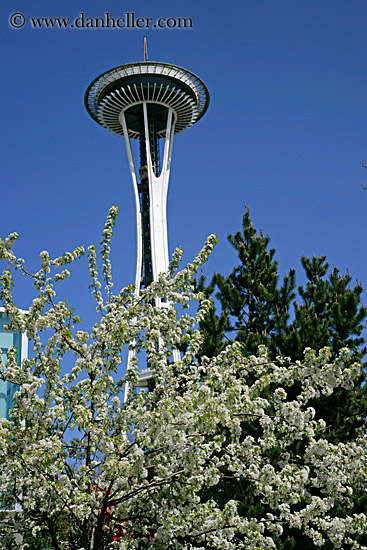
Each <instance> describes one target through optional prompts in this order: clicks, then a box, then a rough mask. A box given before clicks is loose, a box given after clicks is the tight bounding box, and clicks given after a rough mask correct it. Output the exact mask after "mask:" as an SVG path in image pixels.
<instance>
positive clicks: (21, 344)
mask: <svg viewBox="0 0 367 550" xmlns="http://www.w3.org/2000/svg"><path fill="white" fill-rule="evenodd" d="M7 324H8V319H7V317H6V316H5V313H4V311H3V310H2V308H0V353H1V356H0V357H1V361H2V363H3V364H5V362H6V358H7V355H8V350H9V348H11V347H13V346H15V347H16V348H17V349H18V363H19V364H20V361H22V360H23V359H25V358H26V357H27V352H28V341H27V337H26V335H25V334H15V333H13V332H6V331H5V329H4V326H5V325H7ZM17 389H18V385H17V384H12V383H11V382H7V381H5V380H0V418H8V415H9V409H10V408H11V403H12V399H13V395H14V393H15V392H16V391H17Z"/></svg>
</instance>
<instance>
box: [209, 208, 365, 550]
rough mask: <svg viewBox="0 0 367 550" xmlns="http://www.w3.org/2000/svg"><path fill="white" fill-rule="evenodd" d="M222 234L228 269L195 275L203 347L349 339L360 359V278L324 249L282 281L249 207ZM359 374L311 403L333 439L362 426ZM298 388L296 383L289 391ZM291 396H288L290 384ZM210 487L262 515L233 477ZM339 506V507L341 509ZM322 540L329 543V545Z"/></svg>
mask: <svg viewBox="0 0 367 550" xmlns="http://www.w3.org/2000/svg"><path fill="white" fill-rule="evenodd" d="M228 240H229V242H230V243H231V245H232V246H233V247H234V248H235V250H236V252H237V255H238V260H239V263H238V265H237V266H236V267H234V268H233V270H232V272H231V273H230V274H229V275H228V276H227V277H224V276H223V275H220V274H218V273H215V274H214V276H213V277H212V280H211V282H210V284H209V285H207V286H206V285H205V277H204V276H203V275H202V276H201V279H200V281H199V283H198V287H199V288H200V289H201V290H203V291H204V292H205V293H206V296H207V297H210V298H211V299H212V300H213V310H212V311H211V313H210V315H209V316H208V317H207V318H206V319H205V320H204V321H203V323H202V324H201V326H200V328H201V330H202V332H203V334H204V341H203V347H202V353H203V355H207V356H209V357H210V356H212V355H214V354H216V353H218V352H219V351H221V350H222V349H223V348H224V347H225V346H226V345H227V344H228V342H229V341H232V340H238V341H240V342H242V344H243V349H244V353H246V354H252V353H256V352H257V349H258V346H259V345H260V344H265V345H266V346H267V347H268V349H269V354H270V358H272V359H275V357H276V355H277V354H278V353H282V354H283V355H286V356H289V357H290V358H291V360H297V359H301V358H302V357H303V351H304V349H305V348H306V347H310V348H312V349H314V350H316V351H319V350H320V349H321V348H323V347H324V346H329V347H330V348H331V349H332V352H333V356H335V355H336V354H337V353H338V351H339V350H340V349H341V348H342V347H348V348H349V349H350V350H351V355H350V361H356V360H358V361H362V360H363V358H364V356H365V354H366V347H365V343H366V340H365V337H364V336H363V329H364V327H365V320H366V317H367V308H366V307H364V306H363V304H362V302H361V294H362V291H363V289H362V286H361V284H360V283H359V282H357V284H356V286H354V287H353V286H351V276H350V274H349V273H347V274H346V275H341V274H340V272H339V270H338V269H337V268H336V267H334V268H333V269H332V270H331V271H330V270H329V264H328V263H327V261H326V257H325V256H322V257H319V258H317V257H313V258H308V257H302V258H301V265H302V268H303V270H304V274H305V277H306V283H305V284H304V285H303V286H302V285H300V286H298V288H297V291H296V275H295V270H294V269H291V270H290V271H289V273H288V274H287V275H286V276H285V277H284V279H283V280H282V281H281V282H280V281H279V273H278V263H277V261H276V259H275V250H274V249H273V248H269V243H270V238H269V236H268V235H266V236H264V235H263V234H262V232H261V231H260V232H257V231H256V229H255V228H254V226H253V223H252V220H251V217H250V213H249V210H248V208H247V207H246V209H245V213H244V215H243V220H242V231H241V232H237V233H235V234H234V235H229V237H228ZM214 303H216V304H217V307H218V309H219V313H218V312H217V311H216V308H215V307H214ZM365 381H366V376H365V373H364V374H361V375H360V377H359V380H358V381H357V384H356V387H355V388H354V389H352V390H345V389H337V390H336V391H335V392H334V393H333V394H332V395H331V396H329V397H326V396H322V397H319V398H318V399H315V400H314V402H313V403H310V405H312V406H313V407H314V408H315V410H316V416H317V417H318V418H323V419H324V420H325V421H326V424H327V432H326V437H327V438H328V439H329V440H330V441H332V442H333V443H338V442H347V441H348V440H352V439H354V438H355V437H356V436H357V434H358V433H359V431H360V430H361V429H366V427H367V423H366V417H367V384H365ZM296 391H297V388H296V387H294V388H293V392H296ZM289 396H290V397H292V388H290V394H289ZM248 429H249V433H251V431H253V430H252V428H251V426H248ZM255 431H256V430H255ZM252 435H255V437H256V434H252ZM257 435H258V436H259V434H257ZM290 450H291V449H290ZM293 452H294V455H297V454H300V453H302V450H301V449H296V448H295V449H293ZM211 491H215V493H216V494H215V498H218V496H220V493H221V492H222V493H223V495H225V494H228V492H231V494H232V495H233V498H234V499H236V500H237V501H238V502H239V503H241V508H242V513H243V514H244V515H246V516H247V517H261V516H263V515H264V513H266V510H265V509H264V507H263V506H262V505H261V503H259V501H258V499H256V496H255V495H254V494H253V491H251V487H243V486H240V485H239V483H238V481H235V480H230V479H226V478H223V480H221V482H220V483H219V484H218V486H217V487H216V488H215V489H211ZM211 491H209V492H211ZM207 498H210V494H208V495H207ZM366 504H367V502H366V496H365V495H364V494H361V495H355V497H354V510H353V511H354V512H357V513H358V512H363V511H364V508H365V506H366ZM349 511H350V510H349ZM345 512H348V511H347V510H345ZM340 514H341V515H343V511H340ZM299 537H300V535H299V533H298V532H296V531H294V532H292V530H290V529H288V530H287V531H284V533H283V535H282V536H281V537H280V538H279V540H277V541H276V544H277V548H278V549H279V550H280V549H281V550H293V549H295V548H302V549H303V550H312V549H314V548H315V547H314V545H313V543H312V542H311V541H310V540H309V539H308V538H307V537H303V538H302V540H301V539H300V538H299ZM325 548H326V549H327V550H328V549H329V546H327V547H326V546H325Z"/></svg>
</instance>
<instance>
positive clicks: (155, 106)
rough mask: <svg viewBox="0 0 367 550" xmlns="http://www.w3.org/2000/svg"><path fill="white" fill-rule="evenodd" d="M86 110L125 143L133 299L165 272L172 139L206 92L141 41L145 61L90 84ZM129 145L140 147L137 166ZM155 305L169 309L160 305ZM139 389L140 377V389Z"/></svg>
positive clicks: (194, 116)
mask: <svg viewBox="0 0 367 550" xmlns="http://www.w3.org/2000/svg"><path fill="white" fill-rule="evenodd" d="M85 106H86V109H87V111H88V113H89V114H90V116H91V117H92V118H93V119H94V120H95V121H96V122H98V124H100V125H101V126H103V127H104V128H106V129H107V130H109V131H110V132H112V133H114V134H116V135H118V136H123V138H124V140H125V146H126V151H127V156H128V162H129V169H130V175H131V180H132V183H133V188H134V195H135V205H136V231H137V257H136V276H135V294H136V295H137V296H138V295H139V293H140V291H141V289H142V288H146V287H147V286H148V285H149V284H150V283H151V282H153V281H156V280H158V275H159V274H160V273H162V272H165V271H167V270H168V265H169V256H168V236H167V191H168V182H169V175H170V168H171V157H172V144H173V137H174V136H175V135H177V134H179V133H180V132H183V131H184V130H186V129H188V128H190V126H192V125H193V124H195V123H196V122H197V121H198V120H199V119H200V118H201V117H202V116H203V115H204V113H205V112H206V110H207V109H208V106H209V92H208V89H207V87H206V86H205V84H204V82H203V81H202V80H201V79H200V78H198V77H197V76H196V75H194V74H193V73H191V72H190V71H188V70H186V69H183V68H181V67H178V66H176V65H171V64H169V63H162V62H155V61H148V49H147V41H146V36H145V37H144V61H142V62H136V63H128V64H126V65H120V66H118V67H115V68H113V69H110V70H108V71H106V72H105V73H102V74H101V75H100V76H98V77H97V78H95V79H94V80H93V82H92V83H91V84H90V86H89V87H88V89H87V91H86V94H85ZM131 140H138V141H139V155H138V156H139V159H138V162H139V163H138V164H137V162H136V160H135V159H134V157H133V151H132V147H131ZM156 305H158V306H160V307H169V304H165V303H163V302H162V303H159V304H156ZM133 353H134V352H133V350H130V351H129V357H130V358H131V356H132V354H133ZM177 353H178V352H177ZM178 358H179V356H178ZM174 359H177V358H175V357H174ZM128 361H129V360H128ZM148 370H149V369H148ZM149 376H150V375H149V373H148V374H147V376H146V378H147V379H148V378H149ZM144 384H145V381H144V376H143V375H142V376H141V380H140V385H141V386H142V387H143V386H144ZM145 385H146V384H145Z"/></svg>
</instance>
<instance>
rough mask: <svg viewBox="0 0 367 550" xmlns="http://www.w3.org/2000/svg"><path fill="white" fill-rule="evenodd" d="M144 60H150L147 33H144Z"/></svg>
mask: <svg viewBox="0 0 367 550" xmlns="http://www.w3.org/2000/svg"><path fill="white" fill-rule="evenodd" d="M144 61H148V44H147V35H146V34H145V35H144Z"/></svg>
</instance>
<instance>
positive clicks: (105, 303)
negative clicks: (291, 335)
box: [0, 209, 367, 550]
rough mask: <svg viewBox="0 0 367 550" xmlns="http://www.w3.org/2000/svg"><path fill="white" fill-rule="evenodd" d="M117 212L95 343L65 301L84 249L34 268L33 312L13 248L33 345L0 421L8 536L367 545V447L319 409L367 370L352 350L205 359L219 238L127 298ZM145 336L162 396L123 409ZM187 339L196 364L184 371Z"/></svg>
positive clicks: (9, 303)
mask: <svg viewBox="0 0 367 550" xmlns="http://www.w3.org/2000/svg"><path fill="white" fill-rule="evenodd" d="M116 215H117V209H112V210H111V211H110V214H109V217H108V219H107V224H106V228H105V231H104V233H103V238H102V252H101V256H102V264H103V268H102V273H103V276H104V281H105V286H104V288H103V285H102V284H101V282H100V281H99V278H98V269H97V250H96V248H95V247H94V246H91V247H89V249H88V250H89V266H90V273H91V278H92V283H91V288H92V292H93V294H94V296H95V299H96V303H97V309H98V311H99V312H100V314H101V318H100V321H99V322H98V323H97V324H96V325H95V326H94V327H93V328H92V330H91V332H90V334H89V333H87V332H85V331H81V330H76V329H75V325H76V323H78V321H79V318H78V317H76V316H75V315H74V313H73V312H72V310H71V308H70V307H69V306H68V305H67V304H66V303H65V302H63V301H61V302H57V300H56V291H55V288H54V284H55V282H57V281H58V280H60V276H58V273H57V269H58V268H59V267H60V266H63V265H65V264H66V263H70V262H71V261H73V260H74V259H76V258H77V257H80V256H81V255H82V254H83V249H81V248H78V249H77V250H76V251H74V253H71V255H70V256H69V255H64V256H63V257H62V258H58V259H56V260H51V259H50V257H49V255H48V254H47V253H42V254H41V270H40V271H39V272H37V273H36V274H34V275H30V276H31V277H33V280H34V283H35V286H36V288H37V291H38V296H37V297H36V298H35V300H34V301H33V304H32V306H31V308H30V313H29V315H26V316H22V315H21V312H19V311H18V309H17V308H16V306H15V305H14V303H13V299H12V284H11V281H12V278H11V273H10V269H11V268H20V269H23V262H22V261H21V260H20V259H17V258H16V257H15V255H14V254H13V252H12V251H11V247H12V244H13V242H14V240H15V237H14V235H13V236H10V237H9V238H8V240H6V241H0V258H2V259H4V260H6V261H7V262H8V265H9V269H7V270H5V272H4V273H3V276H2V278H1V284H2V290H1V297H2V300H3V303H4V307H5V309H6V312H7V314H8V315H9V317H10V324H11V326H12V327H13V328H14V327H15V328H18V329H21V330H23V331H27V332H28V335H29V336H30V337H31V338H32V339H33V343H34V353H33V358H32V359H28V360H26V361H23V363H22V365H21V366H18V364H17V361H16V354H15V350H14V352H13V353H10V354H9V358H8V362H7V364H6V366H5V367H4V373H3V374H2V375H4V376H6V377H7V379H9V380H12V381H14V382H16V383H18V384H20V389H19V391H18V392H17V394H16V396H15V400H14V406H13V409H12V411H11V415H10V420H9V421H4V422H1V423H0V463H1V464H2V469H1V472H0V492H1V495H2V497H1V498H2V501H3V504H4V505H8V506H11V507H14V506H15V504H18V505H20V506H21V508H22V512H21V513H18V514H13V515H12V516H10V517H6V518H5V519H4V520H3V521H4V523H3V533H2V536H3V537H4V540H5V539H6V537H7V536H8V535H7V533H10V534H11V533H12V532H14V531H18V532H22V533H24V534H27V533H28V534H31V533H33V536H38V537H42V536H44V535H46V534H47V535H48V536H49V540H52V544H53V545H54V546H53V547H54V548H55V549H56V550H66V549H67V548H68V547H69V543H68V541H73V548H74V547H75V548H77V547H78V548H80V549H85V550H87V549H88V550H97V549H100V548H104V549H109V548H111V549H112V548H114V549H115V548H116V549H120V550H122V549H141V548H145V549H150V548H152V549H153V548H154V549H157V548H158V549H162V550H167V548H172V549H187V550H189V549H191V548H202V549H205V548H218V549H226V550H234V549H250V548H254V549H255V548H256V549H264V550H268V549H270V548H276V546H277V541H279V540H281V539H282V534H283V533H284V532H285V531H286V530H289V529H292V530H293V531H298V532H299V533H300V534H302V536H304V537H309V539H310V541H312V542H313V544H314V545H315V547H320V548H321V547H323V545H324V544H326V543H327V542H328V544H330V545H331V547H333V548H341V549H342V548H353V549H360V550H362V549H364V550H366V548H367V546H366V545H365V543H364V541H365V540H366V537H367V517H366V515H365V514H363V513H356V512H355V510H354V508H353V506H354V502H355V501H354V495H356V494H363V491H364V490H365V488H366V484H367V459H366V440H365V439H363V438H362V437H361V438H360V439H359V440H356V441H354V442H351V443H348V445H346V444H331V443H330V442H328V441H327V439H326V438H325V423H324V422H323V420H322V419H320V418H316V417H315V410H314V409H313V408H312V407H311V406H310V401H311V400H312V399H314V398H315V397H317V396H319V395H321V394H330V393H331V392H333V390H334V388H336V387H337V386H340V385H342V386H347V387H349V386H350V385H351V384H352V383H353V379H354V378H356V376H358V372H359V369H360V368H361V366H360V365H353V366H351V367H345V364H346V354H347V353H348V351H347V350H342V352H341V354H340V356H339V357H338V358H337V359H336V360H333V361H331V359H330V354H329V352H328V350H327V349H325V350H322V351H321V352H320V353H319V354H315V353H314V352H313V351H312V350H306V351H305V358H304V360H303V361H299V362H296V363H292V362H291V361H290V360H289V359H287V358H283V357H279V358H278V359H277V361H269V359H268V357H267V352H266V350H265V349H264V348H260V350H259V354H258V356H251V357H249V358H246V357H245V356H244V354H243V353H242V348H241V345H240V344H239V343H234V344H232V345H229V346H228V347H227V348H226V349H225V350H224V351H223V352H222V353H221V354H220V355H218V356H217V357H214V358H210V359H209V358H206V357H204V358H203V359H202V360H201V361H200V362H199V361H197V360H195V357H197V355H198V352H199V350H200V342H201V335H200V332H199V331H198V329H197V326H198V322H199V320H200V319H202V318H203V316H204V315H205V313H206V312H207V311H208V309H209V308H210V302H209V301H207V300H204V297H203V296H202V295H200V294H197V293H195V292H194V289H193V286H192V278H193V275H194V274H195V272H197V270H198V269H199V267H200V266H201V264H202V263H203V262H204V261H206V259H207V258H208V256H209V255H210V253H211V251H212V249H213V247H214V245H215V242H216V237H215V236H211V237H209V238H208V241H207V243H206V245H205V246H204V248H203V250H202V251H201V252H200V253H199V254H198V256H197V258H196V259H195V260H194V262H192V263H191V264H189V265H188V266H187V267H185V268H184V269H182V270H181V271H177V269H178V263H179V259H180V256H181V253H180V251H177V252H176V253H175V256H174V259H173V261H172V262H171V266H170V272H169V273H166V274H162V275H161V276H160V279H159V281H158V282H155V283H153V284H152V285H151V286H150V287H149V288H148V289H146V290H144V291H143V292H142V294H141V296H139V297H138V298H137V297H135V296H134V292H133V287H129V288H127V289H123V290H122V291H121V292H119V293H117V294H113V293H112V276H111V266H110V263H109V245H110V240H111V235H112V229H113V226H114V223H115V219H116ZM54 271H56V273H55V274H54V273H53V272H54ZM65 276H66V275H65ZM62 278H65V277H63V276H62V277H61V279H62ZM160 298H165V299H167V300H168V301H169V302H170V303H171V304H178V305H180V307H181V306H184V307H185V306H187V305H188V303H189V302H190V301H192V300H201V302H200V303H201V306H200V308H199V311H198V312H197V314H196V315H194V316H190V315H187V314H185V315H181V316H179V315H178V314H177V310H176V308H175V307H172V308H159V307H156V306H155V305H154V304H155V300H157V299H160ZM45 332H47V341H45V338H44V336H43V334H44V333H45ZM158 339H159V342H160V345H159V347H158V346H157V341H158ZM132 342H135V345H136V349H137V350H138V351H139V350H143V351H145V355H146V357H147V359H148V363H149V367H150V368H151V369H153V370H154V371H155V378H154V388H153V389H152V391H150V392H144V391H141V392H140V393H137V394H135V393H134V394H133V393H131V398H130V400H129V401H128V402H127V403H125V404H122V402H121V392H122V390H123V387H124V384H125V383H126V381H127V380H128V381H129V384H130V385H132V386H134V384H136V382H137V378H138V370H139V355H137V356H136V357H135V359H134V361H133V362H132V368H131V370H130V371H129V372H128V373H126V375H125V376H124V375H123V372H124V368H123V366H122V365H121V361H122V360H121V351H122V349H123V347H124V346H126V345H129V344H131V343H132ZM180 345H184V348H185V351H184V352H183V355H182V359H181V360H180V361H176V362H173V361H172V350H173V349H177V347H178V346H180ZM70 355H73V356H74V361H73V364H72V366H71V368H70V370H69V372H67V373H64V371H62V369H61V365H62V363H63V360H64V358H65V357H66V356H68V357H70ZM69 362H70V359H69ZM294 388H298V391H297V395H294ZM291 390H292V391H291ZM341 504H342V505H343V510H344V513H343V514H342V515H338V510H339V509H340V505H341ZM255 505H256V508H257V510H258V511H257V512H256V513H255V512H251V510H254V509H255ZM345 510H347V511H348V513H345ZM1 521H2V520H0V531H1ZM12 529H13V530H14V531H12ZM5 531H6V532H5ZM9 536H10V535H9ZM17 544H18V543H17ZM18 546H19V548H21V547H22V543H19V544H18Z"/></svg>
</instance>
